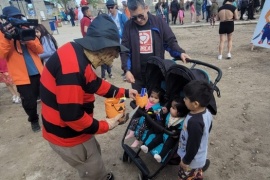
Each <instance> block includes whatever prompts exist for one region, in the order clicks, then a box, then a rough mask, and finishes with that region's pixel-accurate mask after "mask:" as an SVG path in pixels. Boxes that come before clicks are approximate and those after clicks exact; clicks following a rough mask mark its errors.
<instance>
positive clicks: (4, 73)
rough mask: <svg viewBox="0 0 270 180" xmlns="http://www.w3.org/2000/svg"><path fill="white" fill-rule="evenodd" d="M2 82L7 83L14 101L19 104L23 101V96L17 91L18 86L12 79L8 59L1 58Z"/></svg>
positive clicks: (0, 72)
mask: <svg viewBox="0 0 270 180" xmlns="http://www.w3.org/2000/svg"><path fill="white" fill-rule="evenodd" d="M0 83H5V84H6V86H7V88H8V90H9V92H10V93H11V95H12V102H13V103H16V104H19V103H21V98H20V95H19V93H18V92H17V89H16V86H15V85H14V84H13V82H12V79H11V77H10V75H9V73H8V68H7V61H6V60H5V59H2V58H0Z"/></svg>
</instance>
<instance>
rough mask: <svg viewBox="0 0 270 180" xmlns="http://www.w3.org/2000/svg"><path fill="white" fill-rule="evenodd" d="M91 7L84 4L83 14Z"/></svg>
mask: <svg viewBox="0 0 270 180" xmlns="http://www.w3.org/2000/svg"><path fill="white" fill-rule="evenodd" d="M88 9H89V7H88V6H83V7H82V10H81V11H82V13H83V15H85V13H86V11H87V10H88Z"/></svg>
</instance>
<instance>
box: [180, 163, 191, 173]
mask: <svg viewBox="0 0 270 180" xmlns="http://www.w3.org/2000/svg"><path fill="white" fill-rule="evenodd" d="M180 167H181V168H183V169H184V171H188V167H189V166H188V165H187V164H185V163H183V161H181V162H180Z"/></svg>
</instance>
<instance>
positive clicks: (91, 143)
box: [40, 14, 138, 180]
mask: <svg viewBox="0 0 270 180" xmlns="http://www.w3.org/2000/svg"><path fill="white" fill-rule="evenodd" d="M74 41H75V42H68V43H66V44H65V45H63V46H62V47H60V48H59V49H58V50H57V52H56V53H55V54H54V55H53V56H52V57H51V59H50V60H49V61H48V63H47V64H46V66H45V67H44V71H43V73H42V76H41V80H40V81H41V86H40V90H41V93H40V94H41V101H42V103H41V106H42V108H41V109H42V121H43V128H42V134H43V137H44V138H45V139H46V140H47V141H48V142H49V145H50V146H51V148H52V149H53V150H54V151H55V152H56V153H57V154H58V155H59V156H60V157H61V158H62V159H63V160H64V161H66V162H67V163H68V164H69V165H71V166H72V167H74V168H75V169H76V170H77V171H78V173H79V176H80V178H81V179H82V180H86V179H89V180H106V179H107V180H113V179H114V178H113V174H112V173H107V172H106V169H105V165H104V163H103V161H102V157H101V148H100V145H99V143H98V141H97V140H96V138H95V134H104V133H107V132H108V131H109V130H112V129H113V128H115V127H116V126H117V125H118V124H119V121H121V120H120V118H121V117H122V116H123V114H119V115H117V116H116V117H114V118H111V119H107V118H105V116H104V119H102V120H97V119H96V118H95V116H94V102H95V94H97V95H99V96H102V97H107V98H109V97H116V98H121V97H129V98H133V99H134V98H135V96H136V95H137V94H138V93H137V91H136V90H133V89H124V88H118V87H116V86H114V85H112V84H110V83H109V82H107V81H104V80H102V79H101V78H99V77H98V76H97V75H96V74H95V71H94V69H96V68H97V67H98V66H100V65H102V64H104V63H106V64H108V65H109V64H112V62H113V60H114V59H115V58H117V57H118V56H119V52H123V51H128V49H127V48H125V47H124V46H122V45H120V43H119V35H118V29H117V27H116V25H115V24H114V22H113V21H112V19H111V18H110V17H109V16H108V15H107V14H101V15H99V16H97V17H96V18H95V19H94V20H93V22H92V23H91V25H90V26H89V28H88V31H87V35H86V36H85V37H83V38H80V39H75V40H74ZM103 42H106V43H103ZM93 68H94V69H93ZM104 114H105V113H104Z"/></svg>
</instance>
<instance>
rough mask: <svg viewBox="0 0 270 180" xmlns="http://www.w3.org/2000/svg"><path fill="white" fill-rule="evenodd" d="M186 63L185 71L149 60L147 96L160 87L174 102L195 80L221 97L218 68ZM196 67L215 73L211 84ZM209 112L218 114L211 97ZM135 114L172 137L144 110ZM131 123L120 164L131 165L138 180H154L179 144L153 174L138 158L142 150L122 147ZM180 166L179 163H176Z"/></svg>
mask: <svg viewBox="0 0 270 180" xmlns="http://www.w3.org/2000/svg"><path fill="white" fill-rule="evenodd" d="M187 62H188V63H193V65H192V66H191V67H190V68H187V67H185V66H183V65H180V64H176V63H175V62H174V61H172V60H163V59H161V58H159V57H154V56H153V57H150V58H149V59H148V61H147V68H146V72H147V73H146V77H145V80H146V84H147V87H146V88H147V89H148V92H151V90H152V89H153V88H154V87H157V86H158V87H161V88H163V89H165V91H166V95H165V99H166V101H170V100H171V98H173V96H174V95H181V92H182V90H183V87H184V86H185V85H186V84H187V83H188V82H189V81H191V80H194V79H197V80H205V81H208V82H209V83H211V85H212V86H213V89H214V90H215V91H216V92H217V95H218V97H219V96H220V92H219V89H218V88H217V86H216V84H217V83H218V82H219V80H220V79H221V76H222V72H221V70H220V69H219V68H217V67H215V66H213V65H210V64H207V63H204V62H201V61H196V60H187ZM196 65H201V66H206V67H208V68H210V69H213V70H215V71H217V72H218V74H217V77H216V79H215V81H214V83H212V82H211V81H210V79H209V77H208V75H207V73H206V72H205V71H203V70H201V69H197V68H195V66H196ZM130 105H131V107H132V108H135V107H136V104H135V102H133V101H132V102H131V103H130ZM208 109H209V111H210V112H211V113H212V114H214V115H215V114H216V113H217V108H216V103H215V98H214V95H213V97H212V100H211V103H210V104H209V106H208ZM137 113H139V114H140V115H141V116H144V117H145V120H146V121H147V123H149V124H151V126H152V127H153V128H155V129H158V130H159V131H161V132H163V133H166V134H168V135H169V136H175V135H176V134H175V133H174V132H171V131H168V130H167V129H165V128H164V127H162V126H160V125H158V124H157V123H155V121H153V120H152V119H151V117H150V116H149V115H148V114H147V113H145V112H144V111H143V110H141V109H138V110H137ZM129 126H130V123H129V125H128V128H127V129H126V131H125V134H124V136H123V139H122V147H123V149H124V154H123V159H122V160H123V162H129V163H131V162H133V163H134V164H135V165H136V166H137V167H138V168H139V170H140V171H141V173H140V175H139V179H142V180H147V179H152V178H153V177H155V176H156V175H157V174H158V173H159V172H160V171H161V170H162V169H163V168H164V167H165V166H166V165H167V164H168V163H169V162H170V161H171V160H172V159H173V158H174V156H175V154H176V151H177V148H178V143H176V144H175V146H174V147H173V148H172V149H171V150H170V151H169V152H168V154H167V156H166V157H165V158H164V160H163V161H162V163H160V166H159V167H158V168H157V169H156V170H151V171H150V170H149V168H148V167H147V165H146V163H145V162H144V161H143V158H142V157H141V156H140V152H141V149H140V148H139V149H138V150H136V151H135V150H134V149H132V148H131V147H129V146H128V145H127V144H125V136H126V134H127V132H128V130H129ZM177 164H179V163H177Z"/></svg>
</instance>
